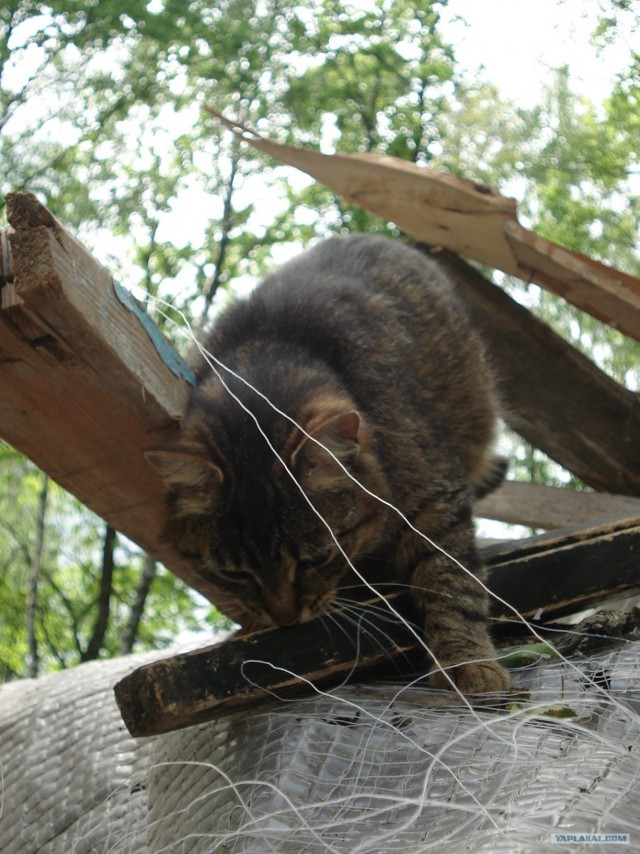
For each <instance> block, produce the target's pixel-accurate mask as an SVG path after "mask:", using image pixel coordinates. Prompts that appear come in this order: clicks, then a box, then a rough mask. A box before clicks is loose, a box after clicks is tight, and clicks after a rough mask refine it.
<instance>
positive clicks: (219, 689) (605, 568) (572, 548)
mask: <svg viewBox="0 0 640 854" xmlns="http://www.w3.org/2000/svg"><path fill="white" fill-rule="evenodd" d="M639 556H640V518H637V519H635V520H633V521H631V522H630V521H627V522H617V521H616V522H611V523H608V524H605V525H601V526H599V527H596V528H590V529H585V530H572V531H565V532H558V533H556V534H555V535H553V536H550V535H543V536H540V537H533V538H531V539H529V540H524V541H519V542H513V543H509V544H506V545H500V546H491V547H489V548H488V549H486V550H485V551H484V557H485V561H486V563H487V564H488V566H489V587H490V588H491V590H492V591H493V592H494V593H495V594H497V595H498V596H499V597H500V598H501V599H504V600H506V601H507V602H509V603H510V604H511V605H513V606H514V607H516V608H517V609H518V610H519V611H520V613H522V614H523V615H524V616H525V617H527V618H528V619H532V618H533V617H534V616H536V617H538V618H539V619H540V618H541V619H542V620H543V621H544V620H552V619H557V618H559V617H562V616H566V615H567V614H570V613H576V612H578V611H580V610H582V609H584V608H588V607H590V606H591V605H594V604H596V603H601V602H602V601H603V600H606V599H607V598H611V597H614V598H619V597H620V596H622V595H627V594H628V595H630V594H632V593H634V592H636V593H637V592H638V591H640V573H639V572H638V559H639ZM389 599H390V601H392V602H393V604H394V607H396V608H397V609H399V610H401V611H403V610H405V609H406V607H407V606H406V601H405V600H403V599H402V596H401V595H400V594H392V595H391V596H390V597H389ZM403 602H404V604H403ZM493 614H494V616H495V617H496V619H497V620H498V623H497V626H498V628H499V627H500V626H501V625H502V626H504V627H505V628H507V627H508V628H511V626H512V621H513V620H515V619H516V617H515V615H514V613H513V611H512V610H511V609H510V608H507V607H505V606H504V605H502V604H501V603H500V602H497V601H496V602H494V607H493ZM391 616H392V615H391V614H390V612H386V611H385V609H384V607H382V608H379V609H376V610H375V611H371V612H369V613H368V614H367V622H366V623H363V626H362V630H361V631H359V632H358V631H356V629H355V628H354V626H353V623H352V622H350V621H347V620H343V621H335V622H334V621H326V622H325V621H322V622H318V621H316V622H311V623H306V624H304V625H302V626H295V627H292V628H282V629H271V630H267V631H263V632H259V633H256V634H253V635H248V636H245V637H237V638H234V639H230V640H226V641H223V642H222V643H220V644H216V645H213V646H209V647H205V648H204V649H200V650H196V651H194V652H189V653H186V654H183V655H177V656H174V657H173V658H168V659H165V660H162V661H158V662H155V663H152V664H147V665H145V666H143V667H140V668H138V669H137V670H135V671H134V672H133V673H131V674H130V675H129V676H127V677H125V678H124V679H122V680H121V681H120V682H119V683H118V684H117V685H116V686H115V693H116V700H117V702H118V706H119V707H120V711H121V713H122V716H123V719H124V721H125V723H126V725H127V728H128V729H129V732H130V733H131V734H132V735H135V736H146V735H155V734H157V733H162V732H169V731H170V730H174V729H179V728H181V727H185V726H190V725H192V724H195V723H200V722H202V721H206V720H211V719H213V718H215V717H218V716H220V715H223V714H226V713H228V712H230V711H232V710H239V709H250V708H254V707H256V706H257V705H259V704H263V703H267V702H270V701H272V700H273V699H274V698H289V697H292V696H296V695H299V694H304V693H309V692H310V691H311V690H312V689H311V688H310V686H309V683H310V682H312V683H313V684H314V685H315V686H321V687H324V688H328V687H331V686H335V685H336V684H338V683H340V682H342V681H343V680H345V679H346V678H349V679H351V680H353V679H358V680H361V679H363V678H371V677H372V676H378V677H384V678H390V677H394V676H395V677H397V676H399V675H402V674H409V673H414V672H415V670H416V668H417V670H418V672H420V671H421V670H423V669H424V667H425V662H424V657H423V654H422V651H421V648H420V646H419V644H418V642H417V640H416V638H415V637H414V636H413V635H412V634H411V632H410V631H409V630H408V629H407V627H406V626H405V625H403V624H402V623H401V622H400V621H399V620H397V619H392V618H391Z"/></svg>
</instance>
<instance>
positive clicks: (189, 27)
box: [0, 0, 640, 679]
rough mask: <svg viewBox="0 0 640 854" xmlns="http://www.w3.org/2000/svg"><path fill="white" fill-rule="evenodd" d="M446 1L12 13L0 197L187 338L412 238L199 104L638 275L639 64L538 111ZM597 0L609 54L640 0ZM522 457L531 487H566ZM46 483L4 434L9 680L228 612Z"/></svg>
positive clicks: (624, 365)
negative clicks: (292, 279) (285, 268)
mask: <svg viewBox="0 0 640 854" xmlns="http://www.w3.org/2000/svg"><path fill="white" fill-rule="evenodd" d="M446 7H447V2H446V0H440V2H438V0H422V2H421V3H420V4H417V6H416V4H415V3H410V2H408V0H369V1H368V2H350V0H313V2H312V3H310V4H306V5H301V4H299V3H297V2H296V3H294V2H291V0H261V2H260V3H257V2H255V0H220V2H218V3H216V4H211V3H210V2H207V0H192V2H190V3H188V4H187V3H183V2H181V0H150V2H149V0H145V2H139V0H127V2H126V3H125V2H124V0H104V2H102V0H101V2H100V3H98V2H87V3H77V2H74V1H73V0H49V2H47V3H44V2H41V0H8V2H7V3H5V4H4V6H2V7H1V8H0V27H1V29H0V162H2V166H3V168H2V170H1V171H0V199H1V196H2V195H3V194H4V193H5V192H7V191H9V190H15V189H21V188H28V189H30V190H31V191H33V192H36V193H37V194H38V195H39V196H40V197H41V198H42V199H43V201H44V202H45V203H46V204H47V205H48V206H49V207H50V208H51V209H52V210H53V211H54V213H56V214H57V215H58V216H59V217H60V219H61V220H63V221H64V222H65V223H66V224H67V225H68V226H69V227H70V228H72V229H73V230H75V231H76V232H77V233H78V234H79V235H80V237H81V238H82V239H84V240H85V242H87V243H88V244H89V246H90V247H91V248H92V250H93V251H94V252H95V254H96V255H98V257H100V258H101V259H102V260H103V261H104V262H105V263H106V264H107V265H108V267H109V268H110V269H111V270H112V271H113V273H114V275H115V277H116V278H118V279H119V280H120V281H122V282H123V283H126V284H128V285H137V286H139V287H140V288H142V291H143V293H144V294H146V295H147V297H146V300H147V304H148V307H149V309H150V310H151V311H155V308H156V302H155V298H156V297H159V298H161V299H163V300H166V301H168V302H169V303H170V304H171V305H172V306H173V307H174V308H173V309H171V308H166V307H163V309H162V311H159V312H157V313H156V319H157V321H158V323H159V324H160V325H161V326H162V327H163V329H164V330H165V332H166V333H167V334H168V335H169V336H170V337H172V338H173V339H174V341H175V342H176V344H177V346H178V347H185V341H184V340H183V338H182V337H181V335H180V323H179V318H180V313H181V312H184V313H186V315H187V317H188V318H189V319H190V320H191V322H192V323H193V324H194V326H195V327H196V328H197V327H198V326H201V325H202V324H204V323H205V322H206V321H207V318H209V317H211V315H212V313H214V312H215V311H216V310H217V308H218V307H219V305H220V304H222V303H224V301H225V299H226V298H227V296H226V294H227V287H228V285H229V284H230V283H231V282H235V283H241V284H242V283H245V282H250V281H252V280H253V279H255V277H256V276H259V275H261V274H262V273H264V272H265V271H266V270H267V269H268V268H269V267H270V265H272V264H274V263H277V262H278V261H280V260H281V259H282V258H283V257H285V256H286V254H287V253H288V252H290V251H292V248H294V247H298V246H299V245H300V244H303V243H306V242H307V241H308V240H310V239H311V238H312V237H314V236H316V235H322V234H324V233H328V232H335V231H342V230H364V229H367V230H376V231H382V232H390V233H395V232H396V229H395V228H394V226H392V225H391V224H389V223H387V222H384V221H382V220H380V219H378V218H376V217H374V216H373V215H371V214H368V213H367V212H365V211H362V210H360V209H358V208H356V207H354V206H351V205H347V204H345V203H344V202H342V201H341V200H339V199H338V198H336V197H335V196H334V195H333V194H332V193H331V192H329V191H328V190H326V189H324V188H322V187H319V186H317V185H314V184H310V183H309V182H308V181H304V180H300V178H299V177H297V176H293V175H291V173H290V172H289V171H288V170H285V169H283V168H280V167H278V166H277V165H276V164H274V163H271V162H268V161H267V160H266V159H265V158H264V157H263V156H261V155H259V154H257V153H255V152H254V151H252V150H251V149H250V148H249V147H248V146H245V145H240V144H238V143H237V142H236V141H235V140H234V139H233V138H232V137H231V136H230V134H229V133H228V132H227V131H225V130H223V129H222V128H221V127H220V126H219V124H217V123H216V122H214V121H213V120H212V119H211V117H210V116H209V115H208V114H207V113H206V112H205V111H203V110H202V105H203V104H209V105H211V106H213V107H215V108H216V109H218V110H220V111H222V112H228V113H229V114H230V115H232V116H234V117H235V118H237V119H239V120H240V121H244V122H247V123H248V124H250V125H252V126H253V127H255V128H257V129H258V130H259V131H264V132H266V133H268V134H269V135H270V136H276V137H278V138H280V139H281V140H283V141H290V142H294V143H296V144H302V145H305V144H310V145H313V146H319V147H320V148H321V149H322V150H325V151H332V150H336V151H344V152H356V151H376V152H382V153H385V154H390V155H394V156H397V157H402V158H405V159H407V160H411V161H413V162H416V163H420V164H430V165H432V166H436V167H439V168H444V169H447V170H449V171H452V172H454V173H456V174H459V175H462V176H465V177H468V178H471V179H473V180H475V181H483V182H486V183H491V184H494V185H497V186H498V188H499V189H501V190H502V191H503V192H505V193H507V194H513V195H516V196H517V198H518V200H519V207H520V211H521V215H522V216H523V218H524V219H525V221H526V224H528V225H530V226H532V227H534V228H536V229H537V230H538V231H539V232H540V233H542V234H544V235H545V236H546V237H549V238H550V239H552V240H555V241H557V242H560V243H563V244H565V245H567V246H569V247H570V248H575V249H577V250H580V251H584V252H587V253H589V254H591V255H592V256H594V257H597V258H600V259H602V260H603V261H606V262H610V263H613V264H615V265H617V266H619V267H621V268H623V269H626V270H629V271H630V272H634V273H638V255H637V234H638V217H639V211H640V205H639V197H638V180H637V176H638V169H639V164H638V147H637V139H638V134H639V132H640V127H639V124H640V118H639V116H640V110H639V107H640V103H639V101H640V59H639V57H638V56H635V55H631V56H630V59H629V64H628V67H627V68H622V69H621V72H620V75H619V79H618V81H617V83H616V85H615V86H614V87H613V88H612V91H611V93H610V96H609V98H608V99H607V100H606V101H605V102H604V103H602V104H599V103H593V102H591V101H590V100H589V99H588V98H585V97H584V96H578V95H576V94H575V92H574V91H573V90H572V77H571V71H570V69H569V68H561V69H558V70H557V72H556V74H555V78H554V79H553V81H552V82H551V84H550V85H549V87H548V89H547V91H546V94H545V96H544V99H543V100H542V101H541V103H539V104H538V105H537V106H536V107H535V108H533V109H523V108H520V107H518V106H516V105H514V104H512V103H509V102H507V101H506V100H505V99H504V98H502V96H501V94H500V92H499V91H498V90H497V89H496V87H495V86H493V85H490V84H489V83H487V82H486V81H484V80H483V79H482V78H481V77H476V78H475V79H469V78H468V77H467V76H465V75H464V74H463V73H462V72H461V70H460V68H459V66H458V64H457V62H456V56H455V51H454V49H453V47H452V45H451V44H449V43H448V41H447V39H446V37H445V36H444V32H445V31H444V29H443V26H442V13H443V11H444V10H445V9H446ZM601 7H602V17H601V23H600V26H599V27H598V29H597V31H596V32H595V33H594V45H595V47H594V51H595V50H596V49H600V48H601V47H602V46H603V45H606V43H607V42H608V41H610V40H611V38H612V35H614V34H616V33H619V32H621V31H622V28H627V27H628V26H629V22H630V21H631V20H633V22H634V23H636V24H637V22H638V19H639V18H640V10H639V9H638V5H637V4H636V3H634V2H633V1H632V0H624V2H622V0H607V2H605V0H602V3H601ZM1 204H2V202H1V200H0V205H1ZM196 211H197V213H196ZM0 212H1V209H0ZM504 283H505V285H506V287H508V288H510V289H511V290H512V291H513V292H514V293H517V298H518V299H521V300H522V301H524V302H526V303H527V304H528V305H530V306H531V307H532V308H533V309H534V310H535V311H537V312H538V313H539V314H540V315H541V316H542V317H543V318H544V319H545V320H547V321H548V322H549V323H551V324H552V325H554V327H555V328H556V329H557V330H558V331H560V332H561V334H563V335H565V336H566V337H568V338H569V339H570V340H572V341H573V342H574V343H576V345H577V346H580V347H582V348H583V349H585V350H586V351H587V352H588V353H589V354H590V355H594V354H595V355H596V356H597V358H598V359H599V361H600V362H601V364H602V365H603V366H604V367H605V369H606V370H608V371H609V372H610V373H611V374H612V375H613V376H615V377H616V378H618V379H619V380H621V381H624V382H626V383H628V384H629V385H631V386H632V387H638V385H639V380H638V368H637V364H638V362H637V356H638V348H637V346H636V345H633V344H631V343H630V342H628V341H626V340H624V339H623V338H622V337H621V336H616V334H615V333H614V332H612V331H611V330H608V329H605V328H604V327H602V325H601V324H598V323H597V322H596V321H594V320H593V319H592V318H590V317H586V316H583V315H580V314H579V313H577V312H576V311H575V310H573V309H571V308H570V307H568V306H567V305H566V304H565V303H563V302H562V301H560V300H557V299H555V298H553V297H551V296H550V295H548V294H543V293H542V292H540V291H539V290H538V289H535V288H527V287H526V286H524V285H523V284H522V283H519V282H515V281H511V282H510V281H505V282H504ZM512 446H513V447H512V449H513V455H514V457H515V458H516V460H517V465H516V474H517V475H519V476H527V477H534V478H536V479H547V480H549V479H550V478H553V477H558V478H560V479H564V480H566V476H565V475H563V474H562V473H561V472H559V471H557V470H556V469H554V467H553V466H551V465H550V464H549V462H548V461H546V460H544V459H543V458H542V457H541V456H540V455H539V454H538V453H537V452H535V451H533V449H531V448H528V447H526V446H525V445H523V444H522V443H521V442H520V441H517V440H515V439H514V440H512ZM44 485H45V481H43V479H42V475H41V474H40V473H39V472H37V470H36V469H35V468H34V467H33V466H32V465H31V464H30V463H28V462H27V461H25V460H23V459H22V458H20V456H19V455H17V454H16V453H15V452H14V451H12V450H11V449H9V448H7V447H5V446H2V445H0V530H1V531H2V537H0V679H1V678H3V677H4V678H9V677H13V676H17V675H22V674H24V673H26V672H36V671H37V670H38V669H46V668H50V667H54V666H68V665H70V664H73V663H76V662H78V661H80V660H85V659H86V658H88V657H92V656H95V655H113V654H117V653H118V652H121V651H126V650H128V649H131V647H132V646H133V644H134V643H137V644H138V645H140V646H143V647H145V646H158V645H159V644H162V643H168V642H170V640H171V639H172V638H173V637H174V636H175V635H176V633H178V632H180V631H182V630H185V629H195V628H196V627H197V626H198V625H202V623H205V624H214V623H215V621H216V619H217V615H216V613H215V611H213V610H211V609H208V608H205V607H204V606H202V605H195V604H194V599H193V597H192V596H191V594H190V593H189V592H188V591H187V590H186V589H185V588H184V586H183V585H181V584H180V583H179V582H178V581H177V580H176V579H175V578H174V577H173V576H172V575H171V574H169V573H166V572H164V571H163V570H161V569H160V568H157V567H155V565H154V564H153V562H152V561H150V560H149V559H148V558H146V557H145V556H144V555H142V554H140V553H139V552H138V551H137V550H136V549H135V548H134V547H133V546H132V545H131V544H129V543H126V542H125V541H124V540H122V538H119V537H117V535H115V534H113V533H112V532H109V530H108V529H107V530H105V526H104V523H102V522H101V521H100V520H98V519H95V518H94V517H92V516H91V514H89V513H88V512H87V511H86V510H85V509H84V508H82V507H81V506H80V505H79V504H78V503H77V502H76V501H75V500H74V499H72V498H70V497H69V496H68V495H66V494H65V493H64V492H63V491H62V490H60V489H59V488H58V487H57V486H56V485H55V484H52V483H51V484H47V489H46V494H45V498H44V499H43V498H42V495H43V490H44ZM38 531H40V532H41V534H42V538H41V542H40V541H39V539H38ZM29 591H31V598H30V594H29Z"/></svg>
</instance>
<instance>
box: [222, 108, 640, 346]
mask: <svg viewBox="0 0 640 854" xmlns="http://www.w3.org/2000/svg"><path fill="white" fill-rule="evenodd" d="M208 112H210V113H211V114H212V115H214V116H216V118H218V119H219V120H220V121H222V122H223V123H224V124H225V125H226V126H227V127H229V128H230V129H231V130H232V131H233V132H234V133H235V134H236V135H237V136H238V137H239V138H240V139H243V140H245V141H246V142H248V143H249V144H250V145H252V146H253V147H254V148H256V149H258V150H260V151H263V152H265V154H268V155H269V156H270V157H273V158H275V159H277V160H280V161H281V162H283V163H287V164H289V165H290V166H295V167H296V168H298V169H300V170H302V171H303V172H306V173H307V174H308V175H311V176H312V177H313V178H315V179H316V180H317V181H319V182H320V183H321V184H324V185H325V186H326V187H329V188H330V189H331V190H333V191H334V192H335V193H337V194H338V195H339V196H341V197H342V198H344V199H346V200H347V201H349V202H352V203H354V204H357V205H359V206H360V207H363V208H366V209H367V210H369V211H372V212H373V213H375V214H378V215H379V216H381V217H384V218H385V219H386V220H390V221H391V222H394V223H395V224H396V225H397V226H398V227H399V228H401V229H402V230H403V231H405V232H406V233H407V234H411V235H413V236H414V237H416V238H417V239H418V240H423V241H425V242H427V243H430V244H432V245H434V246H444V247H446V248H447V249H450V250H451V251H453V252H457V253H459V254H460V255H464V256H465V257H466V258H471V259H473V260H475V261H479V262H480V263H482V264H486V265H487V266H489V267H494V268H496V269H498V270H503V271H504V272H505V273H509V274H510V275H512V276H517V277H518V278H520V279H523V280H525V281H527V282H536V283H537V284H539V285H542V287H544V288H547V290H550V291H552V292H553V293H556V294H559V295H560V296H562V297H564V298H565V299H566V300H568V301H569V302H571V303H572V304H573V305H575V306H576V307H577V308H579V309H581V310H582V311H586V312H588V313H589V314H591V315H592V316H593V317H596V318H598V320H601V321H603V322H604V323H608V324H609V325H610V326H613V327H614V328H616V329H619V330H620V331H621V332H623V333H624V334H625V335H630V336H632V337H634V338H636V339H639V340H640V279H637V278H635V277H634V276H630V275H628V274H626V273H623V272H621V271H620V270H615V269H614V268H612V267H607V266H606V265H604V264H601V263H599V262H597V261H593V260H592V259H591V258H588V257H587V256H586V255H581V254H579V253H577V252H573V251H571V250H569V249H566V248H564V247H563V246H559V245H558V244H556V243H552V242H551V241H550V240H546V239H545V238H543V237H540V236H539V235H537V234H535V233H533V232H531V231H528V230H527V229H525V228H523V227H522V226H521V225H520V223H519V222H518V220H517V212H516V205H515V202H514V201H513V200H512V199H508V198H505V197H504V196H502V195H500V193H498V192H497V191H496V190H494V189H492V188H490V187H486V186H484V185H483V184H477V183H474V182H472V181H467V180H464V179H463V178H458V177H457V176H455V175H450V174H447V173H444V172H438V171H436V170H435V169H430V168H427V167H423V166H418V165H417V164H414V163H409V162H407V161H405V160H400V159H398V158H394V157H388V156H386V155H379V154H331V155H329V154H321V153H320V152H318V151H313V150H311V149H302V148H296V147H294V146H291V145H282V144H280V143H276V142H273V141H272V140H270V139H266V138H264V137H262V136H260V135H259V134H257V133H255V132H254V131H252V130H250V129H248V128H246V127H245V126H243V125H241V124H239V123H237V122H233V121H229V120H228V119H226V118H225V117H224V116H222V115H220V113H218V112H217V111H215V110H210V109H208Z"/></svg>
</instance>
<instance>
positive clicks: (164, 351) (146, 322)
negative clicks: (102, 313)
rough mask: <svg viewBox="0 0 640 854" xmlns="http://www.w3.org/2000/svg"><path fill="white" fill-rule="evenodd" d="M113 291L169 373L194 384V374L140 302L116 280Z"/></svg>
mask: <svg viewBox="0 0 640 854" xmlns="http://www.w3.org/2000/svg"><path fill="white" fill-rule="evenodd" d="M113 291H114V293H115V295H116V297H117V299H118V301H119V302H120V303H121V304H122V305H123V306H124V307H125V308H126V309H127V310H128V311H130V312H132V313H133V314H135V316H136V317H137V318H138V320H139V321H140V323H141V324H142V326H143V328H144V330H145V332H146V333H147V335H148V336H149V338H150V339H151V342H152V344H153V346H154V347H155V348H156V351H157V353H158V355H159V356H160V358H161V359H162V361H163V362H164V363H165V365H166V366H167V367H168V368H169V370H170V371H171V373H172V374H174V376H176V377H179V378H180V379H182V380H184V381H185V382H187V383H189V385H192V386H194V385H195V384H196V378H195V374H194V373H193V371H192V370H191V368H190V367H189V366H188V365H187V363H186V362H185V361H184V359H183V358H182V356H180V355H179V354H178V353H177V352H176V351H175V350H174V349H173V347H172V346H171V344H169V342H168V341H167V339H166V338H165V337H164V335H163V334H162V332H160V330H159V329H158V327H157V326H156V325H155V323H154V322H153V320H151V318H150V317H149V315H148V314H147V312H146V311H145V310H144V308H143V307H142V306H141V305H140V303H139V302H138V301H137V300H136V299H135V298H134V297H133V296H132V295H131V294H130V293H129V291H128V290H126V288H123V287H122V285H119V284H118V283H117V282H114V283H113Z"/></svg>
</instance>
